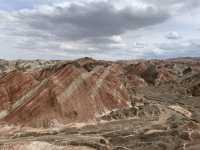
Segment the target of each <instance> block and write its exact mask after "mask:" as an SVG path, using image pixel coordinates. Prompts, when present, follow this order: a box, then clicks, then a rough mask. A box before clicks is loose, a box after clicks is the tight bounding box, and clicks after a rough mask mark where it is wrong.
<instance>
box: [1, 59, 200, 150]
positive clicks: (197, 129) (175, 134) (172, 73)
mask: <svg viewBox="0 0 200 150" xmlns="http://www.w3.org/2000/svg"><path fill="white" fill-rule="evenodd" d="M199 96H200V61H199V60H198V59H192V58H191V59H190V58H187V59H186V58H185V59H170V60H149V61H144V60H135V61H116V62H112V61H102V60H94V59H91V58H82V59H78V60H74V61H43V60H35V61H25V60H18V61H5V60H1V61H0V127H1V129H0V149H8V150H13V149H14V150H18V149H19V150H26V149H28V150H29V149H34V148H35V149H39V150H43V149H45V148H47V147H49V148H48V149H59V150H65V149H68V150H70V149H71V150H76V149H80V150H92V149H98V150H111V149H113V150H125V149H135V150H151V149H152V150H154V149H158V150H162V149H165V150H173V149H174V150H199V149H200V124H199V121H200V111H199V110H200V102H199V98H200V97H199Z"/></svg>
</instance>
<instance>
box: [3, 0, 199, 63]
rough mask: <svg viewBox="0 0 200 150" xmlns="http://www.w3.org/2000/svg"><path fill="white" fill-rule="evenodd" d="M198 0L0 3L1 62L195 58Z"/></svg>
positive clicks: (17, 0)
mask: <svg viewBox="0 0 200 150" xmlns="http://www.w3.org/2000/svg"><path fill="white" fill-rule="evenodd" d="M199 18H200V1H199V0H0V59H77V58H80V57H93V58H95V59H105V60H122V59H155V58H156V59H163V58H174V57H200V36H199V35H200V19H199Z"/></svg>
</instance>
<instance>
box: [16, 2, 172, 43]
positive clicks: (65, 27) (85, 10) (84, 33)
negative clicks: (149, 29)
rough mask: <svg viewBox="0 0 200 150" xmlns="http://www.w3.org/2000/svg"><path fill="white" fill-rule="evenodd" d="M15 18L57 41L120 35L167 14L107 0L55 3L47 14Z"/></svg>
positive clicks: (163, 17) (156, 20)
mask: <svg viewBox="0 0 200 150" xmlns="http://www.w3.org/2000/svg"><path fill="white" fill-rule="evenodd" d="M17 17H18V18H19V19H20V21H21V22H23V24H25V25H27V26H28V27H29V28H30V29H31V30H34V31H35V32H37V31H38V32H40V33H41V31H42V32H43V34H46V35H49V34H50V35H51V36H52V37H54V38H55V39H58V40H81V39H86V38H99V37H110V36H113V35H120V34H123V33H125V32H127V31H129V30H135V29H138V28H142V27H146V26H150V25H155V24H158V23H162V22H164V21H165V20H166V19H168V18H169V14H168V13H166V12H164V11H162V10H157V9H154V8H153V7H147V8H144V9H134V8H129V7H126V8H123V9H121V10H118V9H116V8H115V7H114V6H113V5H112V4H110V3H107V2H91V3H88V4H87V5H78V4H72V5H70V6H69V7H58V6H57V7H54V8H53V12H51V13H49V14H44V13H43V12H41V11H38V12H37V11H36V12H35V11H34V12H23V13H18V14H17ZM26 34H29V32H27V33H26ZM30 34H32V33H30ZM29 36H31V35H29Z"/></svg>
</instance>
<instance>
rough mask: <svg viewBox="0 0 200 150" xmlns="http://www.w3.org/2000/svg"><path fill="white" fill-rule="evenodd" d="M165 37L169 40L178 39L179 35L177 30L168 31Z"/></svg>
mask: <svg viewBox="0 0 200 150" xmlns="http://www.w3.org/2000/svg"><path fill="white" fill-rule="evenodd" d="M166 38H167V39H170V40H177V39H180V38H181V36H180V35H179V33H178V32H169V33H168V34H167V35H166Z"/></svg>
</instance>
